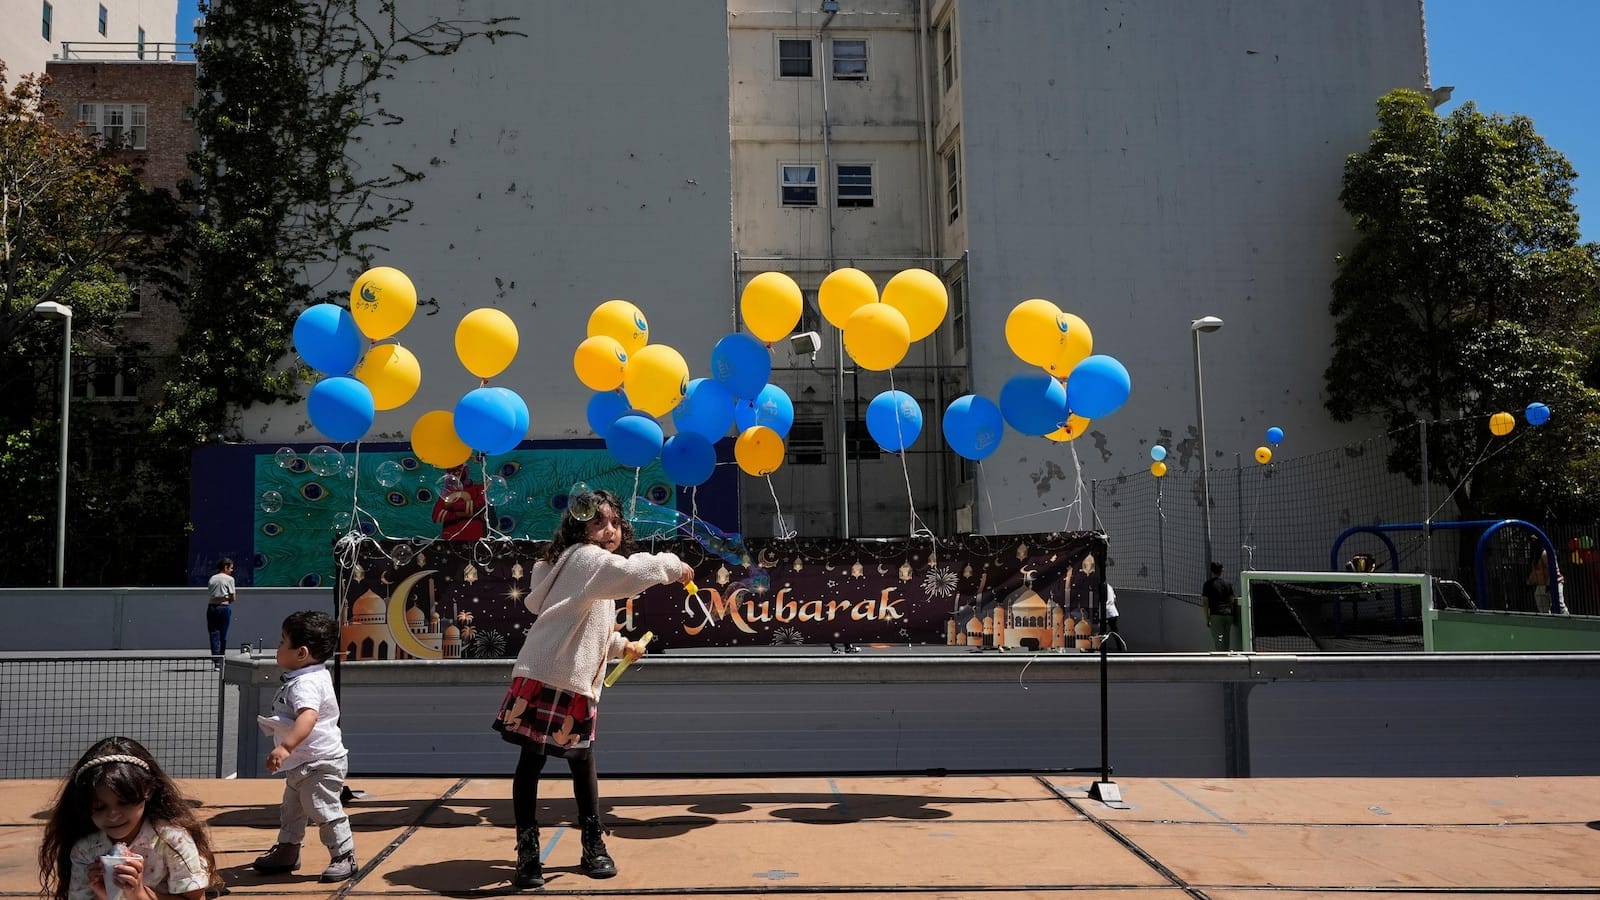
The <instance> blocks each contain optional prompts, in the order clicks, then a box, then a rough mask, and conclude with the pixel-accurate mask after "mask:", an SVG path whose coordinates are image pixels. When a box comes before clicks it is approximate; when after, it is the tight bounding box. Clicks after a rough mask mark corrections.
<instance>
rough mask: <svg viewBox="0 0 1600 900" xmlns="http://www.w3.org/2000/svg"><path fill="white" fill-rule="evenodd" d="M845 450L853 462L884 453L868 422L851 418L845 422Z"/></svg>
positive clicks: (847, 457) (848, 458)
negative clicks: (869, 429) (868, 426)
mask: <svg viewBox="0 0 1600 900" xmlns="http://www.w3.org/2000/svg"><path fill="white" fill-rule="evenodd" d="M791 433H792V432H791ZM844 452H845V459H847V460H850V461H851V462H856V461H858V460H868V459H877V458H878V457H879V456H881V455H883V450H882V448H880V447H879V446H878V442H877V441H876V440H874V439H873V437H872V432H870V431H868V430H867V423H866V422H865V421H864V420H862V419H851V420H850V421H848V422H845V423H844Z"/></svg>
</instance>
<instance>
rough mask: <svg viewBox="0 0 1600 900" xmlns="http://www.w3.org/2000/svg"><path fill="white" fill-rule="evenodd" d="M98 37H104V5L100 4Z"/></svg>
mask: <svg viewBox="0 0 1600 900" xmlns="http://www.w3.org/2000/svg"><path fill="white" fill-rule="evenodd" d="M100 36H101V37H105V36H106V5H105V4H104V3H102V4H100Z"/></svg>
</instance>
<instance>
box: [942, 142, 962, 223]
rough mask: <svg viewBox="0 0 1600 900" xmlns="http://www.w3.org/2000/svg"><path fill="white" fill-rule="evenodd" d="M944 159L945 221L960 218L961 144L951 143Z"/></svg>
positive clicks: (944, 154)
mask: <svg viewBox="0 0 1600 900" xmlns="http://www.w3.org/2000/svg"><path fill="white" fill-rule="evenodd" d="M942 155H943V157H944V199H945V216H946V218H945V221H946V222H947V223H948V222H954V221H955V220H957V219H959V218H961V143H960V142H959V141H955V142H952V143H951V144H950V149H949V150H946V151H945V152H944V153H943V154H942Z"/></svg>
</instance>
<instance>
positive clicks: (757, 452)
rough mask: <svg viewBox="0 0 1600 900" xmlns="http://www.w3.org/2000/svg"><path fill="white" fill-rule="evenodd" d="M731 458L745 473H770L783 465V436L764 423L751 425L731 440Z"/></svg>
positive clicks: (757, 474)
mask: <svg viewBox="0 0 1600 900" xmlns="http://www.w3.org/2000/svg"><path fill="white" fill-rule="evenodd" d="M733 458H734V459H735V460H736V461H737V462H738V463H739V468H741V469H743V470H744V471H745V474H747V475H754V476H756V477H757V478H760V477H761V476H763V475H770V474H772V473H773V472H776V471H778V467H779V466H781V465H783V438H781V437H778V433H777V432H776V431H773V430H772V429H771V428H768V427H767V426H765V425H751V426H750V427H749V428H746V429H745V430H744V431H741V432H739V437H738V438H737V439H736V440H735V441H734V442H733Z"/></svg>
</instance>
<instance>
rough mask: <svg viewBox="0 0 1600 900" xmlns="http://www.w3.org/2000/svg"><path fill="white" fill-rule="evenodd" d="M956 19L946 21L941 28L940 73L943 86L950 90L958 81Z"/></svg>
mask: <svg viewBox="0 0 1600 900" xmlns="http://www.w3.org/2000/svg"><path fill="white" fill-rule="evenodd" d="M955 27H956V26H955V21H954V20H951V21H948V22H945V23H944V27H943V28H940V29H939V59H940V60H941V62H940V65H939V73H940V77H941V79H942V82H943V87H944V89H945V90H946V91H949V90H950V88H951V87H952V86H954V85H955V83H956V32H955Z"/></svg>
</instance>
